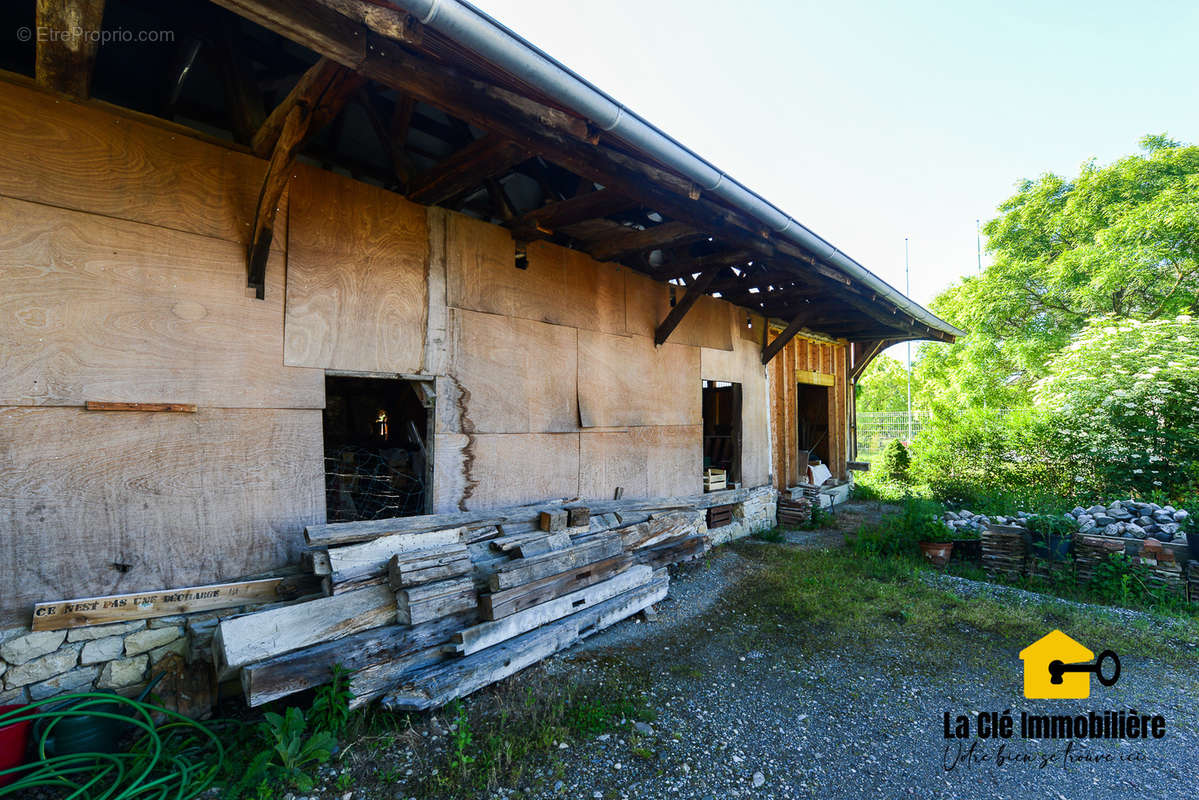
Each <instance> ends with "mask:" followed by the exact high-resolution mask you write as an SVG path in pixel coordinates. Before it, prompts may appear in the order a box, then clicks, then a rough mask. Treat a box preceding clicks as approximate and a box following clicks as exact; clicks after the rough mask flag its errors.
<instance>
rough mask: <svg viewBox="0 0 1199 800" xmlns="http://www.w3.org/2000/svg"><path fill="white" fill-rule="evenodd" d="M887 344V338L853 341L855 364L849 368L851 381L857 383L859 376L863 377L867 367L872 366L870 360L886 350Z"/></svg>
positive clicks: (851, 346)
mask: <svg viewBox="0 0 1199 800" xmlns="http://www.w3.org/2000/svg"><path fill="white" fill-rule="evenodd" d="M887 346H888V340H886V339H875V340H873V341H866V342H852V343H851V344H850V349H851V352H852V354H853V366H852V367H850V368H849V380H850V382H851V383H857V380H858V378H860V377H862V373H863V372H865V371H866V367H868V366H870V362H871V361H873V360H874V359H875V357H876V356H878V354H879V353H881V352H882V351H883V350H885V349H886V348H887Z"/></svg>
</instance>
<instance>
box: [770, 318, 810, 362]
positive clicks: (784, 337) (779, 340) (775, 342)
mask: <svg viewBox="0 0 1199 800" xmlns="http://www.w3.org/2000/svg"><path fill="white" fill-rule="evenodd" d="M807 318H808V315H807V313H806V312H804V313H800V314H797V315H796V316H795V318H794V319H792V320H791V322H790V323H789V324H788V325H787V327H786V328H784V329H783V331H782V333H780V334H779V335H778V336H776V337H774V339H772V340H771V341H770V344H768V345H766V346H765V347H764V348H762V363H763V364H769V363H770V359H772V358H774V357H775V356H777V355H778V354H779V353H780V352H782V349H783V348H784V347H786V346H787V342H789V341H791V340H792V339H793V338H795V334H797V333H799V329H800V328H802V327H804V325H805V324H806V323H807ZM766 327H767V330H769V329H770V326H769V325H767V326H766Z"/></svg>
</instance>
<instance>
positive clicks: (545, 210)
mask: <svg viewBox="0 0 1199 800" xmlns="http://www.w3.org/2000/svg"><path fill="white" fill-rule="evenodd" d="M636 205H637V203H636V202H635V201H633V200H630V199H629V198H628V197H626V196H625V195H622V194H620V193H619V192H614V191H612V190H611V189H599V190H597V191H594V192H587V193H586V194H581V195H575V196H574V197H570V198H567V199H565V200H558V201H556V202H552V203H547V204H546V205H543V206H542V207H541V208H536V209H533V210H532V211H528V212H525V213H524V214H522V215H521V216H520V217H518V218H517V219H515V220H513V222H512V225H511V228H512V230H513V232H514V233H519V234H520V235H523V237H524V238H533V236H537V235H541V236H549V235H552V234H553V232H554V230H555V229H556V228H560V227H563V226H566V225H573V224H576V223H579V222H585V221H587V220H589V219H596V218H597V217H606V216H608V215H609V214H615V213H616V212H617V211H624V210H625V209H627V208H632V207H634V206H636Z"/></svg>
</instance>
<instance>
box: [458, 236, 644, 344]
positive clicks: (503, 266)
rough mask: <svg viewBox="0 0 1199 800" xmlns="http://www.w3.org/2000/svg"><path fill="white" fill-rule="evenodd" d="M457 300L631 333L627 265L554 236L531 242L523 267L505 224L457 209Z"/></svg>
mask: <svg viewBox="0 0 1199 800" xmlns="http://www.w3.org/2000/svg"><path fill="white" fill-rule="evenodd" d="M448 237H449V244H448V246H447V248H446V249H447V297H448V302H449V304H450V305H451V306H454V307H456V308H464V309H469V310H472V311H484V312H487V313H491V314H501V315H503V316H507V317H518V318H520V319H531V320H536V321H538V322H549V323H552V324H555V325H568V326H571V327H574V328H583V329H587V330H596V331H604V332H607V333H624V323H625V320H624V314H625V311H624V303H625V299H624V295H625V286H624V282H625V270H624V269H622V268H621V267H618V266H616V265H613V264H601V263H599V262H597V261H595V260H593V259H592V258H590V257H589V256H588V255H587V254H585V253H580V252H576V251H573V250H568V249H566V248H564V247H558V246H557V245H553V244H550V243H548V242H532V243H530V244H529V245H528V249H527V261H526V266H525V268H524V269H518V268H517V266H516V250H515V245H514V243H513V242H512V238H511V236H509V235H508V232H507V231H505V230H504V229H503V228H499V227H497V226H495V225H490V224H488V223H485V222H480V221H478V220H474V219H471V218H469V217H465V216H462V215H461V214H454V215H453V216H451V218H450V222H449V234H448Z"/></svg>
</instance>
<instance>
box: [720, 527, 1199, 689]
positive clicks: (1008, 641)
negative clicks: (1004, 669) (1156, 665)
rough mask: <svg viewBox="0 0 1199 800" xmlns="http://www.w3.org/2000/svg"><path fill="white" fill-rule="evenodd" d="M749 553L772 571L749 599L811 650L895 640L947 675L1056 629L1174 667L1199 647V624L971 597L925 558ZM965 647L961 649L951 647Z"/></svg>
mask: <svg viewBox="0 0 1199 800" xmlns="http://www.w3.org/2000/svg"><path fill="white" fill-rule="evenodd" d="M739 547H743V548H746V550H747V555H749V554H752V557H753V558H755V559H760V560H763V561H765V562H766V563H767V567H768V568H767V569H765V570H763V571H761V572H760V573H758V574H757V575H756V576H755V577H754V578H752V579H751V580H749V581H746V582H745V583H744V584H743V585H742V591H744V592H746V596H745V597H744V598H742V600H743V601H744V602H745V603H746V604H747V606H750V607H756V608H757V609H758V611H759V613H760V614H761V615H762V619H763V620H770V619H773V620H776V621H777V622H779V623H781V624H784V625H786V626H787V627H788V628H790V629H791V633H792V635H794V634H798V635H799V636H801V637H802V638H803V640H804V641H803V646H804V647H814V648H822V647H853V646H860V647H867V648H868V647H869V646H870V645H871V643H873V642H876V641H878V640H879V639H885V640H888V641H891V642H893V643H895V644H901V645H905V646H907V647H908V648H910V649H911V650H912V652H919V653H921V659H920V660H921V661H922V662H923V663H925V664H926V665H928V666H929V667H932V668H944V667H948V666H951V665H952V664H953V663H956V662H959V661H960V660H961V659H962V657H963V654H966V655H969V654H970V653H971V652H972V650H973V651H978V650H979V649H981V648H975V647H973V646H974V645H977V644H980V643H991V644H993V645H997V646H1002V647H1008V648H1017V649H1018V648H1022V647H1024V646H1025V645H1027V644H1029V643H1030V642H1032V641H1035V640H1036V639H1038V638H1040V637H1041V636H1043V635H1044V634H1045V633H1046V632H1048V631H1049V630H1051V629H1053V628H1061V629H1062V630H1065V631H1066V632H1067V633H1069V634H1070V635H1072V636H1075V637H1076V638H1078V639H1080V640H1081V641H1084V642H1085V641H1096V642H1103V644H1104V646H1105V647H1110V648H1112V649H1115V650H1116V651H1117V652H1130V653H1137V654H1138V655H1145V656H1151V657H1156V658H1160V659H1162V660H1164V661H1166V662H1168V663H1179V664H1181V663H1190V662H1191V661H1192V660H1193V655H1192V654H1193V648H1194V647H1196V646H1199V623H1197V622H1196V620H1195V619H1194V618H1192V617H1179V616H1174V615H1168V614H1151V615H1149V616H1148V617H1146V618H1140V619H1137V620H1134V621H1131V622H1130V621H1128V620H1125V619H1121V618H1120V617H1118V616H1117V615H1116V614H1115V613H1114V612H1113V611H1112V610H1111V609H1106V608H1078V607H1076V606H1072V605H1070V604H1068V603H1065V602H1061V601H1060V600H1057V599H1055V598H1048V597H1047V598H1044V599H1043V600H1042V601H1041V602H1039V603H1036V604H1034V605H1017V604H1014V603H1010V602H1007V601H1003V600H998V599H994V598H988V597H978V596H976V597H971V598H965V597H962V596H960V595H958V594H956V593H954V592H952V591H950V590H948V589H943V588H940V587H937V586H932V585H929V584H928V583H927V582H926V581H924V580H922V579H921V577H920V573H921V572H922V571H925V570H926V569H927V568H926V567H924V566H922V565H921V564H920V563H919V562H918V561H916V560H915V559H906V558H894V557H892V558H879V557H871V556H863V555H855V554H853V553H852V552H851V551H849V550H827V551H796V550H789V549H783V548H774V547H765V546H762V545H755V544H749V543H747V544H744V545H739ZM955 640H956V643H957V644H960V645H961V646H960V647H958V646H949V645H950V643H951V642H954V641H955Z"/></svg>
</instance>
